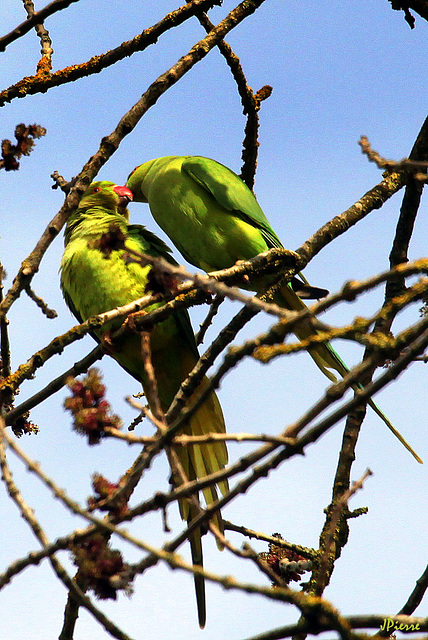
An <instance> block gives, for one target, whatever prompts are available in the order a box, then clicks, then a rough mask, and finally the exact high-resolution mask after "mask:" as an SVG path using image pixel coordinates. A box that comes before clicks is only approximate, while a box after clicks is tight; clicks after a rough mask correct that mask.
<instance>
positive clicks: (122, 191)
mask: <svg viewBox="0 0 428 640" xmlns="http://www.w3.org/2000/svg"><path fill="white" fill-rule="evenodd" d="M113 191H114V192H115V193H117V195H118V196H120V197H121V198H128V200H129V201H131V200H133V199H134V196H133V195H132V191H131V190H130V189H128V187H120V186H119V185H116V186H115V187H113Z"/></svg>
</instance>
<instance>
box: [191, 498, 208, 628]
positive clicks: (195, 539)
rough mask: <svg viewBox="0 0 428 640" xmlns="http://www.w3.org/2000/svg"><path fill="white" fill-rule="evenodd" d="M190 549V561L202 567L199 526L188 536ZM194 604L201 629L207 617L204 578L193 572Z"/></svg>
mask: <svg viewBox="0 0 428 640" xmlns="http://www.w3.org/2000/svg"><path fill="white" fill-rule="evenodd" d="M191 514H192V510H191V509H190V513H189V520H188V523H190V521H191V520H192V516H193V515H195V514H192V515H191ZM189 542H190V549H191V553H192V563H193V564H196V565H199V566H200V567H203V564H204V560H203V555H202V536H201V530H200V528H198V529H195V531H194V532H193V533H192V535H191V536H190V538H189ZM193 577H194V581H195V593H196V606H197V608H198V622H199V626H200V628H201V629H203V628H204V627H205V622H206V618H207V611H206V601H205V579H204V577H203V576H200V575H197V574H196V573H195V574H194V576H193Z"/></svg>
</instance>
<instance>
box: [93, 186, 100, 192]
mask: <svg viewBox="0 0 428 640" xmlns="http://www.w3.org/2000/svg"><path fill="white" fill-rule="evenodd" d="M99 191H101V189H100V188H99V187H94V188H93V189H92V193H98V192H99Z"/></svg>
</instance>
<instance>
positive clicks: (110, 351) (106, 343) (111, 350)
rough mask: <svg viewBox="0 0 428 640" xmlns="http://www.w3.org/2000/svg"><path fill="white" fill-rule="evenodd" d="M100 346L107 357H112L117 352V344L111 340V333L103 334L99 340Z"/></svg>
mask: <svg viewBox="0 0 428 640" xmlns="http://www.w3.org/2000/svg"><path fill="white" fill-rule="evenodd" d="M101 344H102V346H103V349H104V351H105V352H106V353H107V355H109V356H111V357H114V354H115V353H117V352H118V351H119V349H118V346H117V343H116V342H115V341H113V340H112V337H111V331H106V332H105V333H103V335H102V338H101Z"/></svg>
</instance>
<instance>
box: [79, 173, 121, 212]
mask: <svg viewBox="0 0 428 640" xmlns="http://www.w3.org/2000/svg"><path fill="white" fill-rule="evenodd" d="M132 199H133V195H132V192H131V191H130V190H129V189H128V188H127V187H121V186H119V185H117V184H115V183H114V182H108V181H107V180H100V181H99V182H92V184H90V185H89V187H88V188H87V189H86V191H85V193H84V194H83V196H82V198H81V200H80V203H79V209H80V210H81V209H89V208H91V207H102V208H103V209H107V210H110V211H114V212H116V211H118V213H120V214H121V215H123V216H124V217H125V218H126V219H127V218H128V211H127V208H126V207H127V206H128V203H129V202H130V201H131V200H132Z"/></svg>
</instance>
